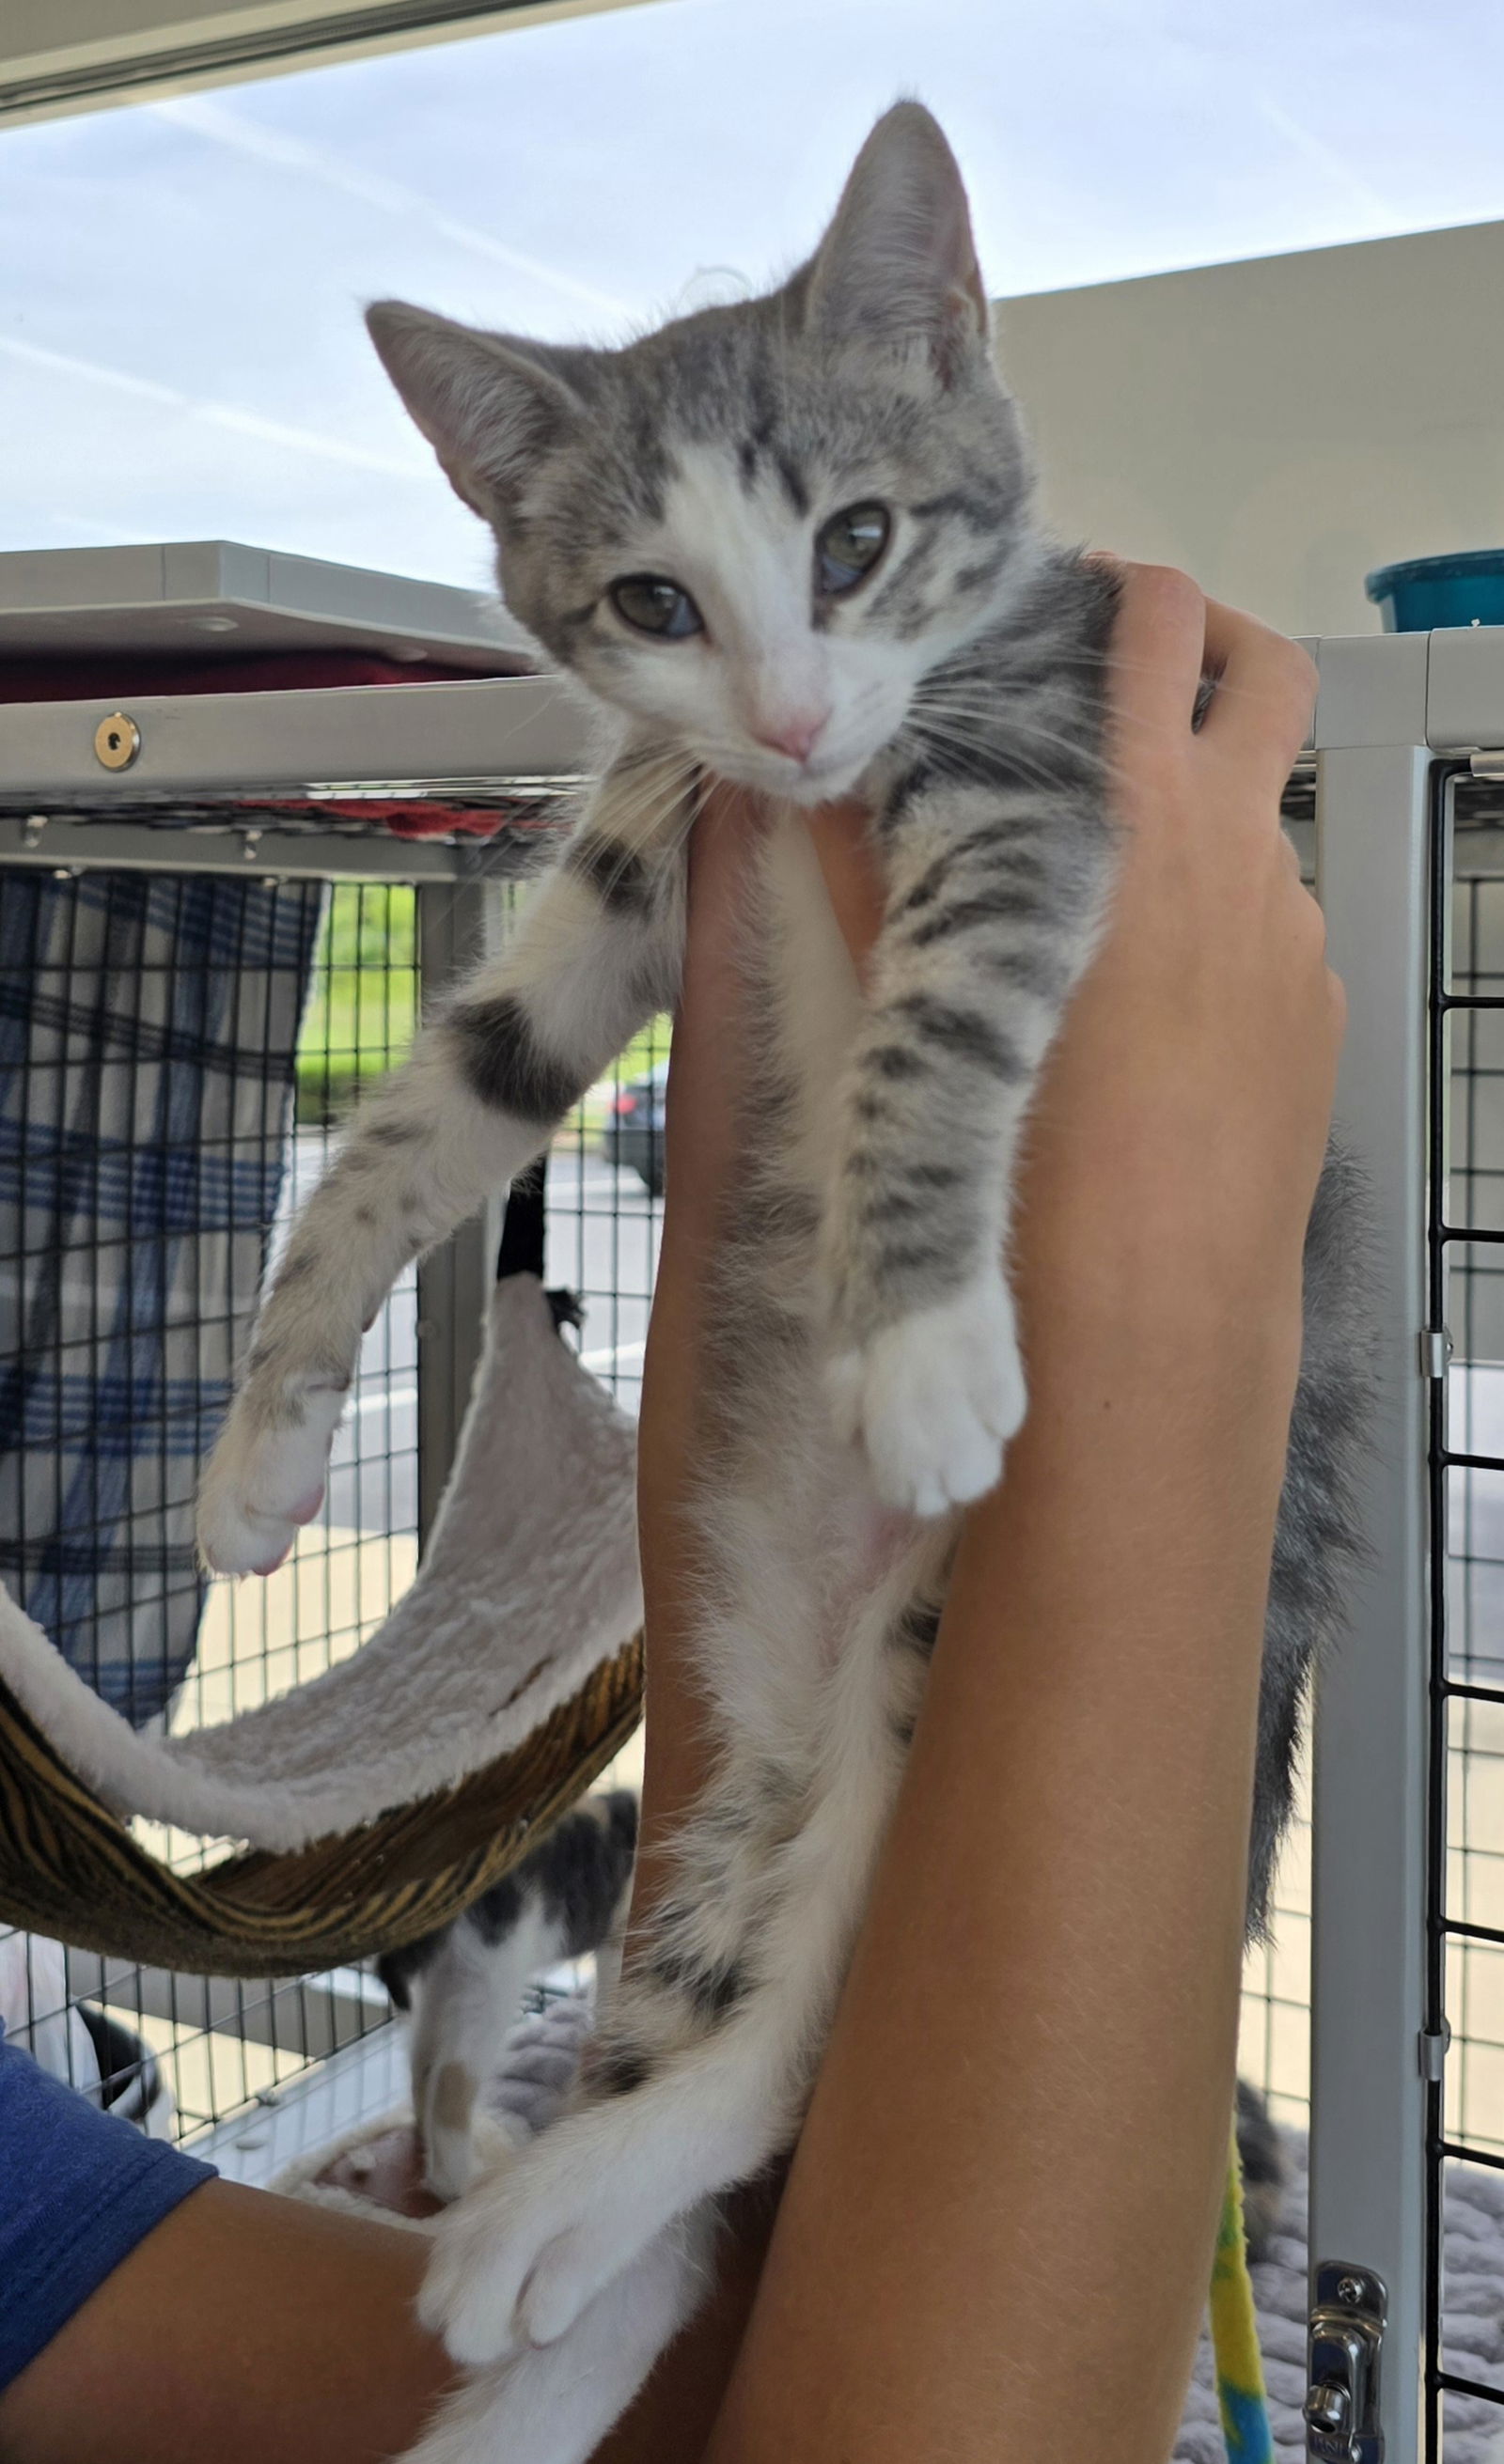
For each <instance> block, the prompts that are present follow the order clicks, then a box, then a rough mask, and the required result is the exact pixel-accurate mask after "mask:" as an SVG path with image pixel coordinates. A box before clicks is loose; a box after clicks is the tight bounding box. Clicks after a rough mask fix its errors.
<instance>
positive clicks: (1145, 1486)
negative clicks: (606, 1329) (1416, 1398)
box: [711, 1306, 1294, 2464]
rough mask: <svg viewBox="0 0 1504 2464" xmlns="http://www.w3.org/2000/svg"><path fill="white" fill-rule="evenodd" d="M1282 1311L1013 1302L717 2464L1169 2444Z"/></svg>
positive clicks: (1213, 2076) (1026, 2455) (1120, 2462)
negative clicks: (1051, 1321) (998, 1448)
mask: <svg viewBox="0 0 1504 2464" xmlns="http://www.w3.org/2000/svg"><path fill="white" fill-rule="evenodd" d="M1292 1338H1293V1330H1292V1328H1291V1327H1290V1326H1289V1324H1288V1323H1286V1322H1284V1321H1283V1319H1282V1318H1281V1317H1279V1316H1278V1315H1276V1316H1275V1317H1273V1318H1272V1319H1267V1320H1266V1321H1265V1322H1264V1323H1263V1324H1262V1325H1261V1326H1259V1327H1257V1328H1256V1329H1255V1330H1254V1331H1252V1332H1250V1329H1249V1327H1248V1324H1247V1321H1246V1320H1245V1321H1244V1322H1243V1323H1242V1324H1239V1323H1238V1322H1237V1321H1236V1320H1234V1319H1233V1318H1231V1317H1229V1319H1228V1323H1227V1325H1226V1326H1225V1328H1222V1329H1221V1330H1219V1329H1218V1328H1217V1327H1216V1326H1215V1325H1214V1323H1213V1322H1212V1321H1211V1320H1210V1318H1209V1317H1208V1318H1207V1319H1206V1320H1205V1321H1204V1323H1203V1324H1202V1325H1201V1326H1200V1327H1198V1328H1196V1329H1195V1330H1194V1331H1187V1330H1186V1329H1185V1328H1184V1327H1183V1325H1181V1324H1180V1323H1179V1322H1178V1321H1177V1320H1176V1318H1175V1316H1174V1315H1173V1313H1172V1311H1171V1309H1170V1308H1169V1307H1168V1306H1167V1307H1166V1309H1165V1310H1164V1312H1163V1315H1162V1318H1160V1319H1157V1318H1156V1317H1155V1316H1154V1315H1153V1314H1152V1313H1145V1311H1144V1310H1143V1309H1141V1308H1140V1309H1139V1312H1138V1314H1137V1316H1135V1317H1134V1318H1131V1319H1119V1320H1117V1321H1115V1320H1114V1319H1113V1318H1112V1317H1111V1316H1103V1317H1101V1318H1099V1319H1098V1318H1096V1317H1095V1316H1094V1315H1093V1314H1092V1313H1091V1312H1089V1311H1088V1312H1083V1313H1082V1314H1080V1315H1078V1316H1073V1318H1072V1319H1070V1320H1069V1321H1067V1322H1064V1323H1059V1324H1056V1325H1055V1326H1054V1327H1052V1328H1049V1329H1041V1330H1039V1331H1038V1332H1037V1334H1036V1336H1035V1339H1034V1341H1033V1343H1032V1344H1031V1347H1030V1365H1031V1371H1032V1376H1033V1401H1032V1407H1031V1411H1030V1417H1029V1419H1028V1423H1027V1426H1026V1429H1025V1431H1024V1433H1023V1435H1022V1436H1021V1438H1020V1439H1019V1440H1018V1441H1017V1443H1016V1445H1015V1447H1014V1449H1013V1451H1012V1453H1011V1456H1010V1459H1009V1464H1008V1469H1007V1475H1006V1481H1005V1484H1004V1486H1003V1488H1002V1489H1001V1491H999V1492H998V1493H997V1494H996V1495H995V1496H993V1497H992V1498H990V1499H988V1500H986V1501H984V1504H983V1505H982V1506H981V1507H979V1508H977V1509H976V1510H975V1511H974V1512H973V1514H972V1515H971V1517H970V1519H969V1522H968V1527H967V1529H966V1533H965V1536H964V1541H963V1546H962V1552H961V1556H960V1560H959V1563H958V1566H957V1569H956V1574H955V1580H954V1583H953V1586H952V1591H951V1595H950V1599H949V1603H948V1605H947V1609H946V1614H945V1620H944V1625H943V1628H942V1631H941V1635H940V1642H939V1645H938V1648H937V1652H936V1657H935V1661H934V1665H933V1669H932V1673H931V1680H930V1686H929V1691H928V1694H927V1698H926V1702H925V1705H924V1710H923V1714H922V1717H921V1720H920V1724H919V1728H918V1736H917V1738H916V1741H915V1747H914V1751H913V1755H912V1758H911V1763H910V1768H909V1771H908V1773H907V1776H906V1779H905V1783H904V1789H903V1793H902V1796H901V1800H900V1804H899V1807H898V1811H897V1815H896V1821H895V1824H894V1827H893V1830H892V1833H891V1835H890V1837H889V1841H888V1843H887V1847H886V1851H885V1854H884V1858H883V1861H882V1865H881V1868H880V1872H879V1876H878V1880H877V1884H876V1888H875V1891H874V1897H873V1901H872V1903H871V1907H870V1910H869V1915H868V1919H867V1922H866V1925H864V1928H863V1931H862V1935H861V1938H860V1942H859V1946H858V1949H857V1953H856V1957H855V1961H854V1964H853V1967H852V1973H851V1977H850V1980H849V1984H848V1988H847V1991H846V1993H845V1996H844V1998H843V2001H842V2005H841V2010H840V2013H839V2017H838V2020H837V2024H836V2028H835V2031H834V2034H833V2036H832V2039H831V2043H830V2046H829V2052H828V2054H827V2057H826V2059H825V2062H824V2064H823V2067H822V2071H821V2077H820V2082H819V2086H818V2089H817V2092H816V2096H815V2100H814V2103H813V2106H812V2108H811V2111H810V2115H809V2119H808V2121H807V2124H806V2128H805V2132H804V2136H803V2138H802V2140H801V2143H800V2147H799V2151H798V2155H797V2157H796V2160H795V2164H794V2167H793V2170H792V2174H791V2176H790V2181H789V2185H788V2188H787V2189H786V2191H785V2199H784V2203H783V2208H782V2211H781V2213H780V2219H779V2224H778V2229H777V2233H776V2235H775V2239H774V2243H773V2248H772V2252H771V2255H770V2258H769V2261H768V2264H767V2266H766V2268H765V2269H764V2273H763V2284H762V2291H761V2293H760V2296H759V2301H758V2305H757V2309H756V2311H755V2314H754V2320H753V2324H752V2327H751V2329H750V2332H749V2335H748V2338H747V2341H746V2343H745V2344H744V2346H743V2351H742V2357H741V2365H740V2366H739V2369H738V2372H737V2376H736V2379H735V2382H734V2385H733V2388H732V2390H731V2393H730V2395H729V2397H728V2401H727V2405H726V2408H725V2409H724V2412H723V2415H722V2419H721V2424H720V2428H719V2434H718V2438H717V2440H716V2442H715V2443H714V2445H713V2448H712V2451H711V2452H712V2454H713V2455H714V2457H715V2459H716V2464H754V2459H756V2464H764V2459H771V2458H773V2457H775V2456H776V2457H777V2458H779V2459H780V2464H805V2459H807V2464H817V2459H819V2464H827V2459H829V2457H830V2456H832V2455H849V2456H852V2457H853V2458H859V2459H860V2464H880V2459H882V2458H885V2457H889V2456H891V2457H893V2458H894V2459H899V2458H902V2459H904V2464H909V2459H910V2458H912V2457H913V2456H914V2455H915V2454H917V2453H921V2452H922V2453H933V2454H943V2455H944V2456H946V2457H947V2458H956V2459H962V2458H971V2457H977V2458H979V2459H980V2458H982V2457H985V2458H986V2459H988V2464H1004V2459H1006V2464H1054V2459H1056V2458H1058V2459H1060V2464H1067V2459H1069V2460H1070V2464H1077V2459H1078V2458H1079V2457H1081V2456H1083V2455H1091V2454H1097V2455H1111V2456H1112V2458H1113V2459H1114V2464H1162V2459H1163V2457H1164V2456H1165V2455H1166V2454H1167V2453H1169V2449H1170V2446H1171V2444H1172V2441H1173V2437H1174V2431H1175V2427H1176V2423H1177V2421H1178V2418H1179V2411H1180V2407H1181V2404H1182V2401H1183V2392H1184V2387H1185V2381H1186V2378H1187V2375H1188V2370H1189V2363H1190V2355H1191V2350H1192V2345H1193V2341H1194V2336H1195V2331H1196V2324H1197V2321H1198V2319H1199V2316H1200V2311H1201V2305H1202V2301H1203V2299H1204V2297H1205V2284H1206V2279H1207V2272H1208V2268H1209V2259H1210V2251H1211V2243H1212V2234H1213V2227H1214V2220H1215V2211H1216V2204H1217V2195H1218V2190H1219V2188H1220V2184H1221V2181H1222V2178H1223V2173H1224V2168H1225V2164H1226V2154H1227V2143H1228V2122H1229V2115H1230V2110H1231V2099H1232V2079H1233V2058H1234V2045H1235V2034H1236V2008H1237V1988H1238V1969H1239V1958H1238V1952H1239V1944H1240V1940H1241V1932H1242V1910H1243V1894H1244V1887H1245V1864H1246V1856H1247V1842H1248V1827H1249V1805H1250V1788H1251V1768H1252V1748H1253V1731H1254V1714H1255V1704H1256V1694H1257V1683H1258V1666H1259V1654H1260V1639H1261V1632H1262V1620H1263V1608H1264V1597H1265V1590H1266V1586H1267V1581H1268V1573H1269V1561H1270V1548H1271V1539H1272V1522H1273V1514H1274V1507H1275V1502H1276V1498H1277V1491H1278V1484H1279V1477H1280V1466H1281V1462H1282V1456H1283V1447H1284V1440H1285V1431H1286V1424H1287V1421H1288V1415H1289V1408H1290V1400H1291V1391H1292V1386H1293V1376H1294V1340H1293V1339H1292ZM919 2218H923V2219H924V2225H923V2235H922V2245H921V2247H917V2243H916V2233H915V2226H916V2221H917V2220H918V2219H919Z"/></svg>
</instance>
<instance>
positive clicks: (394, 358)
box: [365, 299, 585, 521]
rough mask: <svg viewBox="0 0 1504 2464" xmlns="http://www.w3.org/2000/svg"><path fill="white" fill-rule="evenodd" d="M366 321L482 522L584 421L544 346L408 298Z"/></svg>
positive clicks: (381, 303) (386, 304) (373, 310)
mask: <svg viewBox="0 0 1504 2464" xmlns="http://www.w3.org/2000/svg"><path fill="white" fill-rule="evenodd" d="M365 324H366V329H367V331H368V332H369V334H370V338H371V341H373V342H374V343H375V345H376V349H377V353H378V355H379V357H380V359H381V363H382V365H383V367H384V368H385V369H386V371H387V375H388V376H389V377H390V379H391V381H392V384H393V385H395V386H396V388H397V391H398V392H399V393H400V394H401V396H402V399H403V401H404V402H405V403H406V404H407V407H408V408H409V411H410V412H411V414H412V417H413V419H414V420H415V422H416V423H417V425H418V427H419V428H420V429H422V431H423V433H424V435H425V436H426V437H427V438H428V440H429V443H430V444H431V446H432V448H433V451H434V452H435V453H436V454H437V455H438V458H439V461H440V463H441V464H442V465H443V468H444V470H445V472H446V473H447V474H448V477H449V479H450V482H451V485H452V486H453V489H454V491H455V493H456V495H460V496H462V497H463V498H464V501H465V503H466V504H467V505H469V506H471V507H472V508H473V510H474V511H475V512H476V513H477V514H479V515H480V517H481V518H482V519H483V520H486V521H490V520H492V519H494V518H495V517H496V515H497V513H498V510H500V508H501V507H502V506H504V504H505V503H506V501H507V500H508V498H510V497H512V496H514V495H516V494H517V492H518V491H519V489H520V488H521V487H522V486H523V485H524V483H525V481H526V479H527V477H528V475H529V473H531V471H532V469H533V467H534V465H535V464H536V463H537V462H538V461H539V460H540V459H541V457H542V455H543V454H544V453H545V452H547V451H548V450H549V449H550V447H552V446H554V445H557V444H560V443H562V442H563V441H564V438H565V437H566V436H568V435H570V434H572V433H574V432H575V430H576V429H577V427H578V425H579V423H580V422H581V421H582V420H583V419H584V416H585V407H584V405H583V404H582V403H581V401H580V398H579V396H578V395H577V394H576V393H575V392H574V390H573V389H572V387H571V386H570V385H567V384H566V383H565V382H564V378H563V376H562V375H561V374H560V373H559V370H558V368H557V367H556V366H555V365H554V363H553V360H552V355H551V354H550V352H549V350H548V348H547V346H546V344H544V343H542V342H524V341H514V340H513V339H512V337H511V336H510V335H503V334H482V333H478V332H477V331H476V329H475V327H474V326H471V325H456V324H454V323H453V322H452V320H451V319H449V318H448V317H435V316H434V315H433V314H432V313H431V311H430V310H429V309H427V308H409V306H408V304H407V302H406V300H403V299H378V300H377V301H375V303H374V304H373V305H372V306H371V307H369V308H367V309H366V311H365Z"/></svg>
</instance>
